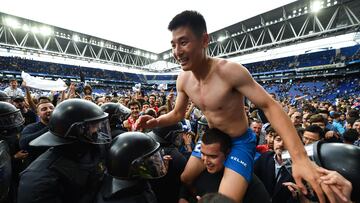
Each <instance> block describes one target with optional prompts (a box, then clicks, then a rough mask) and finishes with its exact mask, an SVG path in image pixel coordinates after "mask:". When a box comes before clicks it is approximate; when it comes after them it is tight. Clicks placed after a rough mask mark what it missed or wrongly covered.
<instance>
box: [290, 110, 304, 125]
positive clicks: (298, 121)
mask: <svg viewBox="0 0 360 203" xmlns="http://www.w3.org/2000/svg"><path fill="white" fill-rule="evenodd" d="M291 122H292V123H293V124H294V126H298V125H300V124H301V122H302V116H301V113H300V112H295V113H293V115H291Z"/></svg>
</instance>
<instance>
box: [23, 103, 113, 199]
mask: <svg viewBox="0 0 360 203" xmlns="http://www.w3.org/2000/svg"><path fill="white" fill-rule="evenodd" d="M48 127H49V131H48V132H47V133H45V134H43V135H41V136H40V137H38V138H36V139H34V140H33V141H31V142H30V146H52V148H50V149H49V150H47V151H46V152H45V153H43V154H42V155H41V156H39V157H38V158H37V159H36V160H35V161H34V162H32V163H31V165H30V166H29V167H28V168H26V169H25V171H24V172H22V174H21V179H20V184H19V190H18V202H19V203H25V202H49V203H54V202H66V203H71V202H74V203H75V202H77V203H81V202H91V201H92V200H93V199H94V198H95V195H96V191H97V190H98V187H99V185H100V182H101V179H102V176H103V169H104V167H103V165H102V162H101V161H102V159H101V150H100V148H99V146H102V144H107V143H110V141H111V136H110V127H109V122H108V119H107V113H104V112H103V111H102V110H101V108H100V107H99V106H97V105H96V104H94V103H92V102H89V101H86V100H81V99H70V100H66V101H64V102H62V103H60V104H59V105H58V106H57V107H56V108H55V109H54V111H53V113H52V116H51V118H50V121H49V125H48Z"/></svg>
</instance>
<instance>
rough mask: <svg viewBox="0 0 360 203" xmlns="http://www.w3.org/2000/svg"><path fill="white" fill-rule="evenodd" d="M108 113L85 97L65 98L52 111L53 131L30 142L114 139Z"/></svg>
mask: <svg viewBox="0 0 360 203" xmlns="http://www.w3.org/2000/svg"><path fill="white" fill-rule="evenodd" d="M107 115H108V114H107V113H104V112H103V111H102V110H101V108H100V107H99V106H97V105H96V104H94V103H92V102H90V101H87V100H84V99H69V100H66V101H63V102H61V103H60V104H59V105H57V106H56V107H55V109H54V111H53V112H52V114H51V118H50V121H49V124H48V127H49V131H48V132H46V133H45V134H43V135H41V136H40V137H38V138H36V139H35V140H33V141H32V142H30V145H32V146H58V145H64V144H70V143H74V142H77V141H81V142H86V143H90V144H106V143H110V141H111V135H110V127H109V121H108V119H107Z"/></svg>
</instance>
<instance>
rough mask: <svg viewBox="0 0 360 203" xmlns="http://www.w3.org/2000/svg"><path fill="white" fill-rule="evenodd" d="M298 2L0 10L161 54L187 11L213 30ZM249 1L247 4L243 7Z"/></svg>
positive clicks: (11, 4) (39, 3)
mask: <svg viewBox="0 0 360 203" xmlns="http://www.w3.org/2000/svg"><path fill="white" fill-rule="evenodd" d="M290 2H294V0H271V1H266V0H252V1H251V3H249V2H247V1H239V0H227V1H224V2H219V1H215V0H195V1H194V0H182V1H170V0H169V1H160V0H152V1H147V0H142V1H140V0H132V1H117V0H107V1H101V3H100V1H94V0H86V1H85V0H76V1H74V0H72V1H70V0H61V1H57V2H55V1H48V0H36V1H35V0H27V1H24V0H11V1H2V2H1V7H0V12H4V13H8V14H12V15H15V16H19V17H23V18H27V19H30V20H35V21H39V22H43V23H46V24H50V25H54V26H58V27H62V28H65V29H69V30H73V31H77V32H81V33H86V34H90V35H93V36H97V37H100V38H104V39H108V40H112V41H115V42H119V43H122V44H126V45H129V46H133V47H137V48H140V49H144V50H148V51H152V52H156V53H160V52H163V51H166V50H168V49H169V48H170V43H169V42H170V37H171V36H170V34H169V32H168V31H167V24H168V23H169V21H170V20H171V18H172V17H174V15H175V14H177V13H179V12H181V11H183V10H197V11H199V12H200V13H202V14H203V15H204V17H205V19H206V20H207V25H208V31H209V32H214V31H217V30H220V29H222V28H224V27H226V26H230V25H232V24H234V23H237V22H239V21H242V20H245V19H248V18H250V17H252V16H255V15H258V14H261V13H264V12H266V11H269V10H272V9H274V8H277V7H279V6H282V5H285V4H288V3H290ZM244 3H246V4H244Z"/></svg>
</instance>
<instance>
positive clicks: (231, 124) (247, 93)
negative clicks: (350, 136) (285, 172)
mask: <svg viewBox="0 0 360 203" xmlns="http://www.w3.org/2000/svg"><path fill="white" fill-rule="evenodd" d="M168 29H169V30H170V31H171V32H172V40H171V45H172V50H173V55H174V57H175V59H176V60H177V61H178V62H179V63H180V65H181V67H182V69H183V70H184V72H181V73H180V74H179V76H178V78H177V82H176V86H177V98H176V103H175V107H174V109H173V110H172V111H171V112H169V113H168V114H165V115H163V116H160V117H159V118H153V117H150V116H142V117H141V118H140V119H139V122H138V126H137V127H138V128H154V127H156V126H168V125H172V124H175V123H177V122H179V121H180V120H181V119H183V118H184V116H185V113H186V107H187V104H188V101H189V98H190V99H191V101H192V102H194V103H195V105H196V106H197V107H199V108H200V109H201V111H202V112H203V113H204V115H205V116H206V118H207V121H208V123H209V127H211V128H218V129H220V130H221V131H223V132H225V133H227V134H228V135H230V136H231V137H232V138H233V145H232V150H231V152H230V155H229V156H228V157H227V160H226V162H225V166H226V168H225V172H224V176H223V179H222V181H221V184H220V187H219V192H220V193H222V194H225V195H226V196H228V197H231V198H232V199H234V200H236V202H241V200H242V198H243V197H244V193H245V191H246V189H247V185H248V182H249V180H250V174H251V173H252V170H253V158H254V157H253V156H254V154H255V141H256V140H255V139H256V138H255V135H254V133H253V132H252V131H251V130H249V128H248V121H247V117H246V114H245V110H244V97H247V98H248V99H249V100H250V101H252V102H253V103H254V104H255V105H256V106H258V107H259V108H261V109H262V110H263V111H264V112H265V115H266V116H267V118H268V119H269V121H270V123H271V125H272V126H273V127H274V128H275V130H276V132H278V133H279V134H280V135H281V137H282V138H283V140H284V143H285V145H286V147H287V148H288V149H289V151H290V154H291V156H292V160H293V176H294V179H295V180H296V183H297V185H298V186H299V187H300V188H301V189H302V191H304V192H306V188H305V187H304V185H303V183H302V179H304V180H306V181H307V182H309V183H310V184H311V186H312V187H313V188H314V190H315V191H316V192H317V194H319V198H320V200H321V202H325V198H324V195H323V192H322V189H321V187H320V184H319V183H318V182H317V181H318V180H319V177H320V174H319V172H317V170H316V168H315V167H314V165H312V163H311V162H310V160H309V159H308V157H307V155H306V152H305V150H304V147H303V145H302V143H301V141H300V139H299V138H298V136H297V134H296V131H295V128H294V126H293V125H292V123H291V121H290V119H289V117H288V116H287V115H286V114H285V113H284V111H283V110H282V108H281V106H280V105H279V104H278V103H277V102H276V101H274V100H273V99H272V98H271V97H270V95H269V94H267V93H266V92H265V90H264V89H263V88H262V87H261V86H260V85H259V84H258V83H256V82H255V80H254V79H253V78H252V77H251V75H250V73H249V72H248V71H247V69H246V68H244V67H243V66H242V65H240V64H237V63H233V62H229V61H226V60H224V59H217V58H211V57H209V56H207V54H206V50H207V47H208V44H209V35H208V34H207V30H206V23H205V20H204V18H203V16H202V15H201V14H199V13H198V12H195V11H184V12H182V13H180V14H178V15H177V16H175V17H174V18H173V19H172V21H171V22H170V24H169V26H168ZM195 155H196V154H195ZM204 169H205V166H204V164H203V163H202V161H201V159H199V158H197V157H195V156H191V157H190V159H189V161H188V163H187V165H186V168H185V170H184V172H183V174H182V175H181V179H182V181H183V182H185V183H188V184H190V183H191V182H192V181H193V180H194V179H195V178H196V177H197V176H198V175H199V174H200V173H201V172H202V171H203V170H204ZM325 191H329V190H325ZM327 194H328V192H327ZM328 196H329V198H330V200H333V199H334V198H333V195H332V194H331V193H329V194H328Z"/></svg>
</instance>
